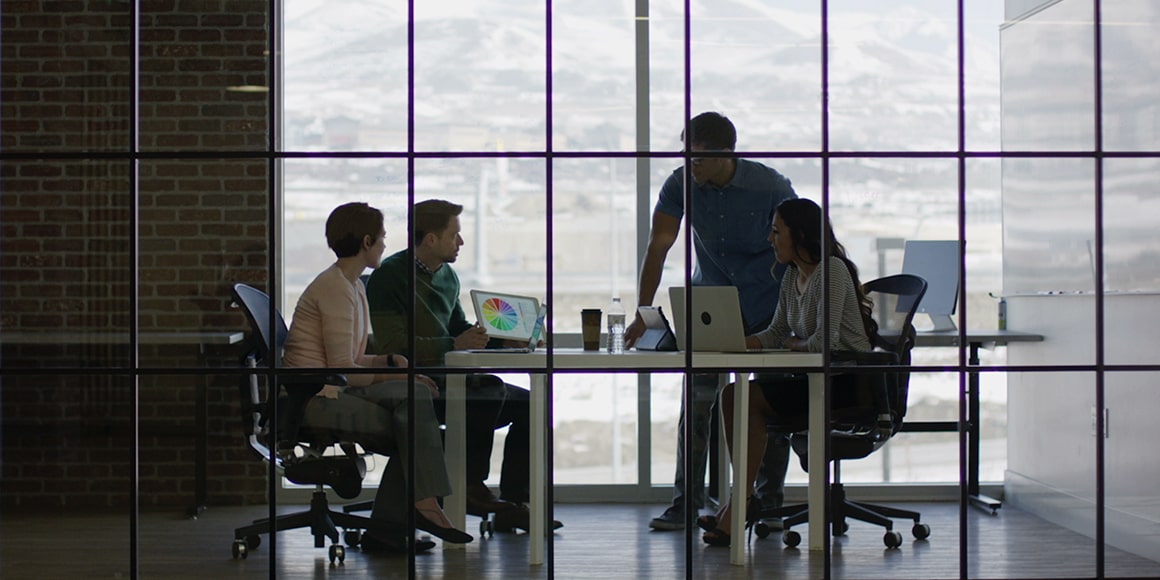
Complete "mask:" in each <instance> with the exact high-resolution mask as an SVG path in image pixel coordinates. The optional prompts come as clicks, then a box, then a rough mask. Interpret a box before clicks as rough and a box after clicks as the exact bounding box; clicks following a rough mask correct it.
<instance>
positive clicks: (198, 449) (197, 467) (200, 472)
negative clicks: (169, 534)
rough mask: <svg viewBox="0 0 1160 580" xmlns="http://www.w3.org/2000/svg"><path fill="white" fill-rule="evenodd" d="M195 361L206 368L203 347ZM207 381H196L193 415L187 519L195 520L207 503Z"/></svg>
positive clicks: (204, 379)
mask: <svg viewBox="0 0 1160 580" xmlns="http://www.w3.org/2000/svg"><path fill="white" fill-rule="evenodd" d="M197 360H198V362H199V363H200V364H201V366H202V367H205V366H206V356H205V345H204V344H202V345H198V354H197ZM207 380H208V379H207V378H206V377H205V376H204V375H202V376H200V377H198V379H197V405H196V409H195V410H194V413H196V415H197V416H196V418H195V419H194V421H195V422H196V423H197V428H196V434H195V435H194V451H193V498H194V499H193V506H191V507H190V508H189V512H188V514H189V517H190V518H191V519H195V520H196V519H197V518H198V516H200V515H201V513H202V512H204V511H205V508H206V504H207V503H208V499H207V498H208V495H209V493H208V489H207V488H208V484H207V480H208V479H209V386H208V385H207V384H206V381H207Z"/></svg>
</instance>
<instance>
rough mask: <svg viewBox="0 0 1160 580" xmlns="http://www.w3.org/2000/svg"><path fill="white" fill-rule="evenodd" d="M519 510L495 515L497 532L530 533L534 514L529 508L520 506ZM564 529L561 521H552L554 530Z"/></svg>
mask: <svg viewBox="0 0 1160 580" xmlns="http://www.w3.org/2000/svg"><path fill="white" fill-rule="evenodd" d="M518 505H519V509H514V510H508V511H506V512H500V513H498V514H495V531H497V532H501V533H502V532H514V531H516V530H523V531H525V532H526V531H529V530H530V528H531V525H532V513H531V511H529V510H528V506H526V505H524V504H518ZM562 527H564V524H563V523H561V522H560V521H559V520H552V529H553V530H558V529H560V528H562Z"/></svg>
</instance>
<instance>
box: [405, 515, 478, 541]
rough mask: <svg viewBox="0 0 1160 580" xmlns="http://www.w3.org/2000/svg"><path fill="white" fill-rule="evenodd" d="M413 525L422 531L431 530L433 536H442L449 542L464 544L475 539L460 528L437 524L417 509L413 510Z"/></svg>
mask: <svg viewBox="0 0 1160 580" xmlns="http://www.w3.org/2000/svg"><path fill="white" fill-rule="evenodd" d="M415 527H416V528H419V529H420V530H423V531H424V532H431V533H432V534H435V537H437V538H442V539H443V541H445V542H451V543H452V544H466V543H469V542H471V540H474V539H475V538H472V537H471V534H469V533H467V532H464V531H462V530H457V529H455V528H445V527H443V526H440V525H437V524H436V523H435V522H433V521H431V520H429V519H427V516H424V515H423V512H421V511H419V510H418V509H416V510H415Z"/></svg>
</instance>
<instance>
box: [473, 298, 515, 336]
mask: <svg viewBox="0 0 1160 580" xmlns="http://www.w3.org/2000/svg"><path fill="white" fill-rule="evenodd" d="M482 310H483V319H484V320H486V321H487V323H488V325H490V326H492V327H495V329H496V330H502V331H508V330H511V329H513V328H515V327H516V325H517V324H519V322H520V315H519V313H518V312H516V309H515V308H513V307H512V305H511V304H509V303H508V302H507V301H505V300H501V299H499V298H488V299H487V300H486V301H485V302H484V303H483V308H482Z"/></svg>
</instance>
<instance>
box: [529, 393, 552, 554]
mask: <svg viewBox="0 0 1160 580" xmlns="http://www.w3.org/2000/svg"><path fill="white" fill-rule="evenodd" d="M545 383H546V377H545V375H542V374H541V375H533V376H532V390H531V393H529V396H530V411H531V415H532V416H531V421H530V424H529V426H530V428H531V430H532V437H531V442H530V444H529V445H528V448H529V454H530V455H531V463H530V464H529V469H530V471H531V473H530V474H529V475H530V476H531V490H530V493H529V496H530V497H529V503H530V505H529V506H528V509H529V510H530V513H529V516H530V518H531V521H530V525H529V526H528V536H530V538H529V539H530V541H529V542H528V543H529V544H530V547H531V554H530V555H529V562H530V563H531V564H532V565H533V566H538V565H541V564H543V563H544V548H545V546H544V536H545V529H546V525H545V523H546V522H545V520H546V519H547V515H546V514H547V509H546V508H547V506H546V505H545V502H546V498H547V486H546V484H547V477H546V473H545V465H544V464H545V463H547V454H546V453H545V452H546V450H547V446H546V441H545V439H546V436H547V433H548V430H547V428H546V423H547V388H546V385H545Z"/></svg>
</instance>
